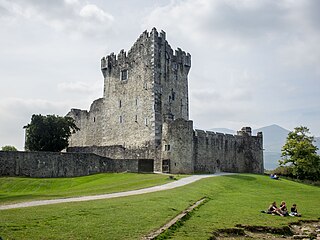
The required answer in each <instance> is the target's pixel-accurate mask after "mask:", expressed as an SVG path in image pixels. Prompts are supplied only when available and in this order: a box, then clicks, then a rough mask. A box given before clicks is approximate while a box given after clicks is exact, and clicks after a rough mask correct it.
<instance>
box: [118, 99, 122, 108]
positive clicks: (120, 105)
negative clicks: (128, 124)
mask: <svg viewBox="0 0 320 240" xmlns="http://www.w3.org/2000/svg"><path fill="white" fill-rule="evenodd" d="M121 107H122V103H121V100H119V108H121Z"/></svg>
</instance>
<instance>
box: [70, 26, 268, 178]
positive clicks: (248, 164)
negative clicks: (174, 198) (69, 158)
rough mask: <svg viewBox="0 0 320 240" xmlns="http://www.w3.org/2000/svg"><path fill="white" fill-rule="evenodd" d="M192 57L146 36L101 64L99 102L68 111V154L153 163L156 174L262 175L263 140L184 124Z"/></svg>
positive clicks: (157, 36)
mask: <svg viewBox="0 0 320 240" xmlns="http://www.w3.org/2000/svg"><path fill="white" fill-rule="evenodd" d="M190 68H191V55H190V54H189V53H186V52H184V51H182V50H181V49H180V48H178V49H177V50H175V51H174V50H173V49H172V48H171V46H170V45H169V43H168V42H167V40H166V34H165V32H163V31H161V32H160V33H158V32H157V30H156V29H155V28H153V29H152V31H151V32H147V31H145V32H143V33H142V34H141V35H140V37H139V38H138V39H137V41H136V42H135V43H134V45H133V46H132V47H131V49H130V50H129V51H128V53H126V52H125V51H124V50H121V51H120V53H119V54H118V55H115V54H114V53H111V54H110V55H108V56H106V57H103V58H102V59H101V71H102V74H103V77H104V93H103V97H102V98H100V99H97V100H95V101H94V102H93V103H92V105H91V107H90V110H89V111H86V110H80V109H71V111H70V112H69V113H68V116H70V117H72V118H74V119H75V122H76V125H77V126H78V127H79V128H80V131H78V132H76V133H75V134H73V135H72V136H71V138H70V141H69V146H70V147H69V148H68V149H67V151H68V152H92V153H95V154H97V155H101V156H104V157H109V158H112V159H153V160H154V171H159V172H170V173H214V172H218V171H230V172H252V173H263V170H264V167H263V141H262V140H263V139H262V133H258V134H257V136H252V135H251V128H250V127H245V128H242V129H241V130H240V131H239V132H238V134H237V135H229V134H222V133H214V132H209V131H203V130H194V129H193V122H192V121H191V120H189V99H188V73H189V70H190Z"/></svg>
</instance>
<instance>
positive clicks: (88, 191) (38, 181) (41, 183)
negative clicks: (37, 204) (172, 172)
mask: <svg viewBox="0 0 320 240" xmlns="http://www.w3.org/2000/svg"><path fill="white" fill-rule="evenodd" d="M169 181H170V180H169V178H168V176H165V175H159V174H134V173H104V174H96V175H90V176H85V177H75V178H18V177H2V178H0V204H8V203H15V202H22V201H30V200H38V199H53V198H64V197H74V196H84V195H96V194H103V193H112V192H122V191H128V190H134V189H141V188H146V187H150V186H155V185H160V184H164V183H168V182H169ZM171 181H172V180H171Z"/></svg>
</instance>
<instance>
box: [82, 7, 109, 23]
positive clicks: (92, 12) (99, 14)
mask: <svg viewBox="0 0 320 240" xmlns="http://www.w3.org/2000/svg"><path fill="white" fill-rule="evenodd" d="M79 15H80V16H81V17H84V18H92V19H96V20H99V21H100V22H106V21H108V22H112V21H113V16H112V15H110V14H108V13H106V12H104V11H103V10H102V9H100V8H98V7H97V6H96V5H94V4H87V5H85V6H84V7H83V8H82V9H81V10H80V13H79Z"/></svg>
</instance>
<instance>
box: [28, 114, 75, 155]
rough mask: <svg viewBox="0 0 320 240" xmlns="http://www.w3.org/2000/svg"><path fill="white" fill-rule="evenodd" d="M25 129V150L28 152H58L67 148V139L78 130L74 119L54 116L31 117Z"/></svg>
mask: <svg viewBox="0 0 320 240" xmlns="http://www.w3.org/2000/svg"><path fill="white" fill-rule="evenodd" d="M23 128H25V129H26V142H25V148H26V150H29V151H50V152H60V151H61V150H63V149H65V148H66V147H68V139H69V137H70V136H71V134H72V133H74V132H76V131H78V130H79V128H78V127H77V126H76V124H75V122H74V119H73V118H71V117H60V116H56V115H47V116H42V115H41V114H39V115H35V114H34V115H32V117H31V123H29V124H28V125H26V126H24V127H23Z"/></svg>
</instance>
